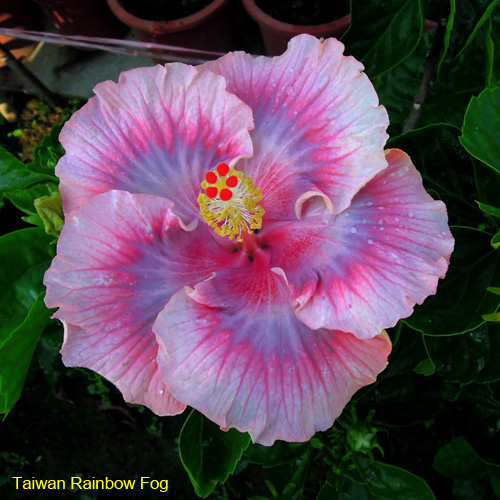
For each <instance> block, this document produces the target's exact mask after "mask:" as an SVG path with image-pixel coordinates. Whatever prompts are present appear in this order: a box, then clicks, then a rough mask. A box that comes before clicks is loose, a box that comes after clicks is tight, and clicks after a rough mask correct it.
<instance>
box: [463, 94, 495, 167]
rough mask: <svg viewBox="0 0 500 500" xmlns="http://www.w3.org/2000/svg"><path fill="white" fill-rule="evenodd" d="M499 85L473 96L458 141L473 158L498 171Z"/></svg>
mask: <svg viewBox="0 0 500 500" xmlns="http://www.w3.org/2000/svg"><path fill="white" fill-rule="evenodd" d="M499 137H500V87H497V88H495V89H485V90H484V91H483V92H481V94H480V95H479V97H473V98H472V99H471V101H470V104H469V107H468V108H467V112H466V114H465V119H464V126H463V128H462V136H461V137H460V142H461V143H462V145H463V146H464V148H465V149H466V150H467V151H468V152H469V153H470V154H471V155H472V156H474V157H475V158H478V159H479V160H481V161H482V162H484V163H486V164H487V165H489V166H490V167H491V168H493V169H495V170H496V171H497V172H499V173H500V140H499Z"/></svg>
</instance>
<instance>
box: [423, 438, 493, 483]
mask: <svg viewBox="0 0 500 500" xmlns="http://www.w3.org/2000/svg"><path fill="white" fill-rule="evenodd" d="M432 465H433V467H434V469H436V470H437V471H438V472H439V473H440V474H442V475H443V476H446V477H449V478H451V479H459V480H462V481H476V480H478V479H481V478H482V477H484V476H485V475H486V474H487V473H488V468H487V466H486V464H485V462H484V461H483V460H482V459H481V457H480V456H479V455H478V454H477V453H476V451H475V450H474V448H473V447H472V446H471V445H470V444H469V443H468V442H467V441H466V440H465V439H464V437H463V436H461V437H458V438H455V439H453V440H452V441H450V442H449V443H447V444H445V445H444V446H443V447H442V448H441V449H440V450H439V451H438V452H437V454H436V456H435V457H434V462H433V464H432Z"/></svg>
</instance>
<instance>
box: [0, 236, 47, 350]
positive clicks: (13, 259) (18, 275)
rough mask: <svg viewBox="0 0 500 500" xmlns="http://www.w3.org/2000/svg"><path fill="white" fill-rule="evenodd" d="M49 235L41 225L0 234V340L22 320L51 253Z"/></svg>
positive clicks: (39, 290) (32, 299) (31, 301)
mask: <svg viewBox="0 0 500 500" xmlns="http://www.w3.org/2000/svg"><path fill="white" fill-rule="evenodd" d="M52 239H53V238H52V237H51V236H49V235H47V234H45V231H44V230H43V229H41V228H29V229H21V230H20V231H15V232H13V233H9V234H6V235H4V236H2V237H1V238H0V343H1V342H2V340H3V339H5V338H7V337H8V336H9V335H10V333H11V332H12V330H14V329H15V328H17V327H18V326H19V325H20V324H21V323H22V322H23V321H24V318H25V317H26V315H27V314H28V311H29V310H30V308H31V307H32V305H33V304H34V302H35V299H36V298H37V296H38V295H39V294H40V293H41V292H42V291H43V290H44V286H43V284H42V279H43V275H44V273H45V271H46V270H47V268H48V267H49V265H50V262H51V260H52V258H53V257H54V253H55V249H54V245H50V242H51V241H52Z"/></svg>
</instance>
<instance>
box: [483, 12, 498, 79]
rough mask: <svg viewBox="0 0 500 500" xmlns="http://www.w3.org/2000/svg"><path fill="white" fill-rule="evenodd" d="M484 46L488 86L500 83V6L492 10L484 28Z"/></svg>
mask: <svg viewBox="0 0 500 500" xmlns="http://www.w3.org/2000/svg"><path fill="white" fill-rule="evenodd" d="M484 36H485V46H486V51H487V56H488V78H487V82H486V83H487V85H488V87H491V88H494V87H497V86H499V85H500V8H496V9H495V10H494V11H493V14H492V16H491V17H490V19H489V20H488V22H487V23H486V26H485V29H484Z"/></svg>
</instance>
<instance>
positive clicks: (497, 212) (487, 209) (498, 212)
mask: <svg viewBox="0 0 500 500" xmlns="http://www.w3.org/2000/svg"><path fill="white" fill-rule="evenodd" d="M476 203H477V205H478V207H479V208H480V209H481V210H482V211H483V212H484V213H485V214H488V215H492V216H493V217H500V208H496V207H492V206H491V205H486V204H485V203H481V202H480V201H476Z"/></svg>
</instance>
